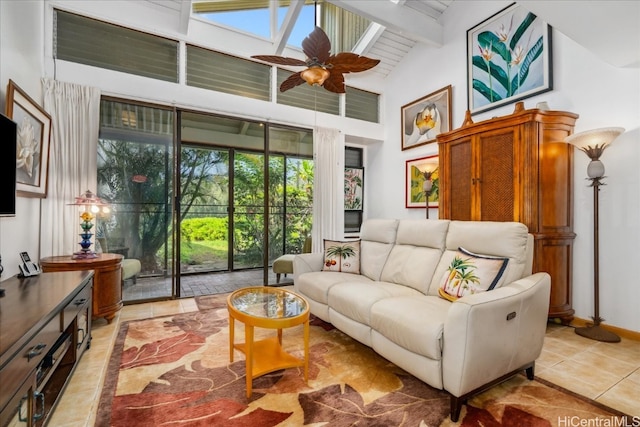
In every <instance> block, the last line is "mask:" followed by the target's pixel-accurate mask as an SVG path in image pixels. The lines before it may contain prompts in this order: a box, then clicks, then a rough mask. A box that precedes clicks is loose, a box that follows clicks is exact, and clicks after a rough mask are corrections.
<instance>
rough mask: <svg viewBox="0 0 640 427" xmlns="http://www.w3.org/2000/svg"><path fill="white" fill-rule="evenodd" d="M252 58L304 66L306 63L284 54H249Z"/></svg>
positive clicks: (279, 63) (273, 62)
mask: <svg viewBox="0 0 640 427" xmlns="http://www.w3.org/2000/svg"><path fill="white" fill-rule="evenodd" d="M251 57H252V58H254V59H259V60H260V61H264V62H270V63H272V64H278V65H297V66H306V65H307V63H306V62H305V61H302V60H300V59H296V58H288V57H286V56H277V55H253V56H251Z"/></svg>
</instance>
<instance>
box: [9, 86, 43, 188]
mask: <svg viewBox="0 0 640 427" xmlns="http://www.w3.org/2000/svg"><path fill="white" fill-rule="evenodd" d="M7 116H8V117H10V118H11V119H13V121H14V122H16V123H17V124H18V135H17V138H16V139H17V141H16V144H17V150H16V153H17V154H16V194H17V195H18V196H23V197H39V198H45V197H47V175H48V170H49V143H50V138H51V117H50V116H49V114H47V113H46V111H44V109H42V108H41V107H40V106H39V105H38V104H37V103H36V102H35V101H34V100H33V99H31V98H30V97H29V96H28V95H27V94H26V93H25V92H24V91H23V90H22V89H20V88H19V87H18V85H16V84H15V83H14V82H13V80H9V84H8V85H7Z"/></svg>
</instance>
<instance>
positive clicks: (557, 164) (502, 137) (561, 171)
mask: <svg viewBox="0 0 640 427" xmlns="http://www.w3.org/2000/svg"><path fill="white" fill-rule="evenodd" d="M577 118H578V115H577V114H573V113H569V112H564V111H542V110H538V109H530V110H525V109H524V104H523V103H522V102H518V103H516V107H515V111H514V112H513V114H511V115H508V116H504V117H496V118H492V119H490V120H484V121H482V122H478V123H473V121H472V120H471V116H470V114H469V113H467V117H466V119H465V123H464V124H463V125H462V127H460V128H459V129H455V130H453V131H450V132H446V133H442V134H440V135H438V136H437V141H438V148H439V166H440V177H441V178H440V194H439V197H440V200H439V204H440V206H439V216H440V218H443V219H457V220H476V221H518V222H521V223H524V224H525V225H526V226H527V227H528V228H529V232H530V233H531V234H533V237H534V240H535V246H534V260H533V271H534V272H537V271H546V272H548V273H549V274H550V275H551V299H550V306H549V317H550V318H559V319H561V320H562V322H563V323H569V322H570V321H571V320H572V319H573V314H574V310H573V308H572V306H571V279H572V252H573V241H574V239H575V233H574V232H573V146H571V145H570V144H567V143H565V142H563V141H564V138H565V137H566V136H568V135H570V134H571V133H573V127H574V124H575V121H576V119H577Z"/></svg>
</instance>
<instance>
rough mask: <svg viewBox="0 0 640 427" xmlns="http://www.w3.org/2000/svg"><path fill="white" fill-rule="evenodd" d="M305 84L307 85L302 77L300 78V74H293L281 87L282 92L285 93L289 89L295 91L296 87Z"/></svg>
mask: <svg viewBox="0 0 640 427" xmlns="http://www.w3.org/2000/svg"><path fill="white" fill-rule="evenodd" d="M303 83H306V82H305V81H304V80H303V79H302V77H300V73H294V74H291V75H290V76H289V77H288V78H287V79H286V80H285V81H283V82H282V84H281V85H280V92H284V91H286V90H289V89H293V88H294V87H296V86H299V85H301V84H303Z"/></svg>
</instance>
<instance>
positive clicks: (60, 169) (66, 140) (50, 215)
mask: <svg viewBox="0 0 640 427" xmlns="http://www.w3.org/2000/svg"><path fill="white" fill-rule="evenodd" d="M42 88H43V92H44V109H45V110H46V111H47V112H48V113H49V115H51V124H52V129H51V147H50V152H49V182H48V190H47V198H46V199H44V200H43V201H42V209H41V220H40V221H41V233H40V236H41V238H40V239H41V241H40V251H41V256H43V257H45V256H51V255H69V254H72V253H73V252H77V251H78V250H79V249H80V246H79V245H78V242H80V237H79V236H78V234H80V217H79V214H78V207H77V206H68V204H69V203H72V202H73V201H74V199H75V197H76V196H78V195H80V194H81V193H83V192H84V191H86V190H91V191H93V192H94V193H95V192H96V185H97V167H96V163H97V149H98V132H99V129H100V90H99V89H97V88H93V87H87V86H81V85H77V84H72V83H65V82H60V81H56V80H51V79H47V78H44V79H42Z"/></svg>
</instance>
